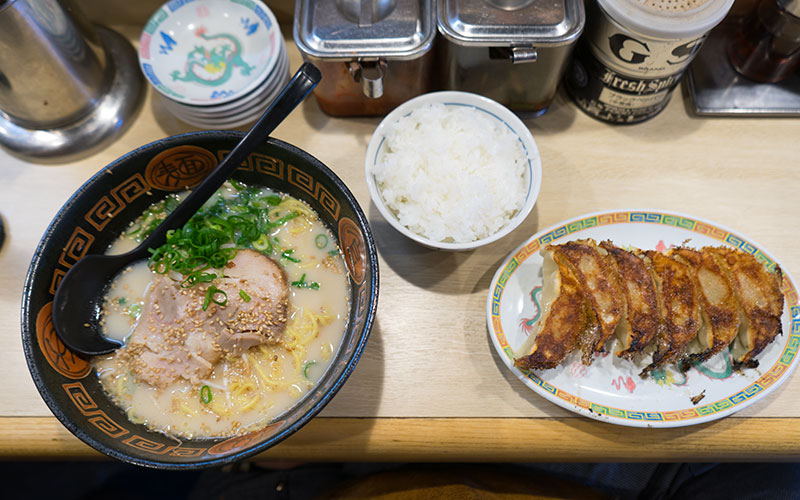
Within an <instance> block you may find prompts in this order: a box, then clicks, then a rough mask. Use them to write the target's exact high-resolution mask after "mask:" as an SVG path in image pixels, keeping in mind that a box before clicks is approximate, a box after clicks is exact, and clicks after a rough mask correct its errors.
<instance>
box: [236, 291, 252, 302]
mask: <svg viewBox="0 0 800 500" xmlns="http://www.w3.org/2000/svg"><path fill="white" fill-rule="evenodd" d="M239 297H241V298H242V300H243V301H245V302H250V296H249V295H247V292H245V291H244V290H239Z"/></svg>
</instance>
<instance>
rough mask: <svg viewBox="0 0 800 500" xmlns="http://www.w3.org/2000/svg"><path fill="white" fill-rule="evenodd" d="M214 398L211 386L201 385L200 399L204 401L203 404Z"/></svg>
mask: <svg viewBox="0 0 800 500" xmlns="http://www.w3.org/2000/svg"><path fill="white" fill-rule="evenodd" d="M212 399H213V397H212V396H211V387H209V386H207V385H204V386H203V387H201V388H200V401H202V402H203V404H206V405H207V404H208V403H210V402H211V400H212Z"/></svg>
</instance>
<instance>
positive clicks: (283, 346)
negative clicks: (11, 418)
mask: <svg viewBox="0 0 800 500" xmlns="http://www.w3.org/2000/svg"><path fill="white" fill-rule="evenodd" d="M221 192H222V195H223V196H232V195H233V193H235V191H234V190H233V189H232V188H231V187H230V186H229V185H226V187H225V188H223V190H222V191H221ZM262 193H264V194H265V195H266V194H274V193H272V192H271V191H268V190H264V191H262ZM282 197H283V199H284V201H286V200H292V201H293V202H294V203H296V202H297V201H296V200H293V199H291V198H289V197H287V196H285V195H283V196H282ZM281 206H282V205H279V206H278V207H277V208H281ZM303 206H304V207H305V208H306V209H307V211H309V212H311V213H312V214H313V211H311V209H310V207H308V205H305V204H303ZM311 219H313V220H311ZM320 235H322V236H320ZM269 236H270V239H271V240H273V241H275V238H277V241H278V242H279V244H278V245H276V246H278V248H279V249H280V248H283V249H286V248H292V249H294V252H293V253H292V254H291V255H292V256H293V257H294V258H296V259H297V260H300V262H293V261H291V260H287V259H285V258H280V252H279V251H277V250H276V252H277V253H273V254H272V255H271V258H273V260H275V261H276V262H278V263H279V265H280V266H281V267H282V268H283V269H284V271H285V273H286V277H287V282H289V283H291V282H297V281H300V280H301V277H302V276H303V274H305V281H306V282H308V283H312V282H316V283H318V284H319V288H318V289H316V290H314V289H310V288H298V287H297V286H289V308H288V312H289V314H288V322H287V326H286V330H285V331H284V335H283V338H282V340H281V341H279V342H278V344H265V345H263V346H255V347H251V348H250V349H249V350H248V351H247V352H245V353H244V354H243V355H242V356H236V357H227V358H223V359H222V360H221V361H220V362H219V363H218V364H217V365H215V367H214V370H213V372H212V373H211V375H210V376H209V377H208V378H207V379H205V380H203V381H202V382H201V383H200V384H192V383H190V382H189V381H188V380H186V379H184V378H179V379H178V380H177V381H175V382H172V383H171V384H170V385H168V386H167V387H166V388H162V389H158V388H156V387H153V386H150V385H148V384H146V383H144V382H142V381H139V380H137V378H136V376H135V375H134V374H133V373H131V372H130V371H129V370H128V368H127V365H126V364H125V362H124V361H122V359H124V356H120V355H121V354H122V353H123V352H124V350H125V348H124V347H123V348H122V349H120V350H118V351H117V352H115V353H113V354H111V355H107V356H98V357H95V358H94V359H93V364H94V367H95V368H96V371H97V373H98V375H99V377H100V381H101V383H102V385H103V387H104V389H105V390H106V391H107V392H108V393H109V394H110V395H111V397H112V399H113V400H114V401H115V402H116V404H117V405H119V406H120V407H121V408H123V409H124V410H125V411H126V412H127V414H128V417H129V418H130V420H131V421H133V422H136V423H144V424H145V425H147V426H148V427H150V428H152V429H154V430H158V431H161V432H164V433H166V434H169V435H173V436H178V437H185V438H211V437H220V436H229V435H235V434H241V433H244V432H249V431H252V430H256V429H258V428H260V427H263V426H265V425H267V424H268V423H270V422H271V421H272V420H274V419H275V418H276V417H277V416H279V415H280V414H281V413H283V412H285V411H286V410H287V409H289V408H290V407H291V406H293V405H294V404H295V403H296V402H297V401H298V400H299V399H300V398H302V396H303V395H305V394H306V393H308V391H309V390H310V389H311V388H312V387H313V386H314V385H315V384H316V382H318V380H319V379H320V378H321V376H322V375H323V374H324V372H325V370H326V369H327V367H328V366H329V364H330V363H331V361H332V360H333V358H334V355H335V353H336V351H337V349H338V347H339V345H340V344H341V341H342V336H343V333H344V330H345V327H346V323H347V317H348V310H349V309H348V308H349V306H348V297H349V283H348V280H347V273H346V270H345V266H344V262H343V260H342V257H341V253H340V251H339V249H338V247H337V245H336V240H335V238H334V237H333V235H332V234H331V232H330V231H329V230H328V229H327V228H326V227H325V226H324V225H323V224H322V222H321V221H320V220H319V219H318V218H317V217H316V214H313V215H312V216H311V217H305V216H303V215H301V216H299V217H297V218H295V219H292V220H289V221H288V222H287V223H286V224H284V225H283V226H279V227H278V228H276V229H274V230H273V232H272V233H270V235H269ZM323 243H324V245H323ZM137 244H138V243H137V241H136V240H135V239H133V238H131V237H125V236H123V237H122V238H120V239H119V240H118V241H117V242H115V243H114V244H113V245H112V246H111V248H110V249H109V252H108V253H121V252H125V251H127V250H130V249H131V248H133V247H135V246H136V245H137ZM320 247H322V248H320ZM153 276H154V274H153V271H151V270H150V268H149V267H148V264H147V262H146V261H143V262H139V263H136V264H133V265H132V266H130V267H129V268H128V269H126V270H125V271H124V272H122V273H121V274H120V275H119V276H117V278H116V279H115V280H114V282H113V283H112V284H111V286H110V289H109V292H108V294H107V296H106V301H105V305H104V309H103V317H102V318H103V319H102V323H103V325H104V329H105V334H106V335H107V336H109V337H111V338H116V339H120V340H124V339H127V338H128V336H129V335H130V333H131V332H132V331H133V330H134V327H135V326H136V321H137V320H136V319H135V316H136V313H137V312H140V311H141V307H142V306H143V304H144V301H145V294H146V290H147V287H148V285H149V283H150V280H151V278H152V277H153ZM314 325H318V328H317V327H314ZM317 329H318V331H317ZM204 386H207V387H204ZM201 391H206V393H205V395H206V396H208V395H210V396H211V398H210V399H211V400H210V401H203V395H201ZM206 399H208V398H206Z"/></svg>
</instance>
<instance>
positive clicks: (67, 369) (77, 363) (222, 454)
mask: <svg viewBox="0 0 800 500" xmlns="http://www.w3.org/2000/svg"><path fill="white" fill-rule="evenodd" d="M242 135H243V134H241V133H238V132H196V133H189V134H184V135H179V136H175V137H169V138H166V139H163V140H159V141H156V142H153V143H151V144H148V145H146V146H142V147H140V148H139V149H136V150H135V151H132V152H130V153H128V154H127V155H125V156H123V157H121V158H119V159H118V160H116V161H115V162H113V163H111V164H110V165H108V166H107V167H105V168H104V169H102V170H101V171H100V172H98V173H97V174H96V175H95V176H94V177H92V178H91V179H89V181H88V182H86V184H84V185H83V186H82V187H81V188H80V189H79V190H78V191H77V192H76V193H75V194H74V195H73V196H72V198H70V200H69V201H68V202H67V203H66V204H65V205H64V207H63V208H62V209H61V210H60V211H59V213H58V215H56V217H55V219H53V222H52V223H51V224H50V227H48V229H47V231H46V232H45V234H44V237H43V238H42V240H41V242H40V243H39V246H38V248H37V249H36V252H35V253H34V256H33V260H32V262H31V266H30V269H29V270H28V275H27V278H26V280H25V289H24V291H23V300H22V314H21V316H22V344H23V347H24V350H25V356H26V358H27V361H28V367H29V369H30V371H31V375H32V376H33V380H34V382H35V384H36V387H37V388H38V389H39V392H40V393H41V395H42V398H43V399H44V401H45V402H46V403H47V405H48V406H49V407H50V410H51V411H52V412H53V414H54V415H55V416H56V417H57V418H58V419H59V420H60V421H61V423H63V424H64V425H65V426H66V427H67V428H68V429H69V430H70V431H71V432H72V433H73V434H75V435H76V436H77V437H78V438H80V439H81V440H83V441H84V442H85V443H87V444H89V445H90V446H92V447H93V448H95V449H97V450H99V451H101V452H102V453H105V454H106V455H109V456H111V457H114V458H117V459H119V460H122V461H125V462H130V463H134V464H138V465H143V466H148V467H157V468H163V469H190V468H199V467H210V466H217V465H221V464H225V463H229V462H233V461H236V460H240V459H242V458H245V457H248V456H251V455H254V454H256V453H258V452H261V451H263V450H266V449H267V448H269V447H271V446H273V445H275V444H276V443H278V442H280V441H281V440H283V439H285V438H286V437H288V436H289V435H291V434H292V433H294V432H295V431H297V430H298V429H299V428H300V427H302V426H303V425H304V424H305V423H306V422H308V421H309V420H310V419H311V418H312V417H314V415H316V414H317V413H318V412H319V411H320V410H321V409H322V408H323V407H324V406H325V405H326V404H327V403H328V402H329V401H330V400H331V398H333V396H334V395H335V394H336V392H337V391H338V390H339V389H340V388H341V386H342V384H344V382H345V380H346V379H347V377H348V376H349V375H350V373H351V372H352V371H353V369H354V368H355V365H356V363H357V362H358V359H359V357H360V356H361V352H362V350H363V349H364V345H365V344H366V342H367V337H368V336H369V332H370V330H371V328H372V324H373V319H374V317H375V310H376V307H377V301H378V259H377V252H376V249H375V244H374V242H373V239H372V234H371V232H370V228H369V225H368V224H367V219H366V217H365V216H364V213H363V212H362V210H361V208H360V207H359V205H358V202H357V201H356V199H355V198H354V197H353V195H352V194H351V193H350V191H349V190H348V189H347V187H346V186H345V185H344V183H343V182H342V181H341V180H340V179H339V178H338V177H337V176H336V175H335V174H334V173H333V172H332V171H331V170H330V169H328V168H327V167H326V166H325V165H323V164H322V163H321V162H320V161H318V160H317V159H316V158H314V157H312V156H311V155H309V154H308V153H306V152H304V151H302V150H300V149H298V148H296V147H294V146H292V145H290V144H287V143H285V142H281V141H279V140H275V139H269V140H268V141H266V142H264V143H263V144H262V145H261V147H259V148H258V150H257V151H255V152H254V153H253V154H251V155H250V157H249V158H248V159H247V161H246V162H243V163H242V165H241V167H239V169H238V170H237V171H236V173H235V174H234V175H233V178H234V179H236V180H239V181H241V182H244V183H250V184H259V185H263V186H267V187H270V188H272V189H274V190H276V191H281V192H284V193H287V194H289V195H291V196H294V197H296V198H299V199H301V200H304V201H306V202H307V203H309V204H310V205H311V207H312V208H314V210H315V211H316V212H317V214H318V215H319V216H320V218H321V219H322V220H323V222H325V224H326V225H327V226H328V227H329V228H330V229H331V231H332V232H333V234H334V235H336V236H337V237H338V240H339V246H340V248H341V249H342V252H343V255H344V258H345V263H346V266H347V270H348V271H349V277H350V285H351V290H350V292H351V295H350V316H349V320H348V325H347V330H346V332H345V334H344V338H343V340H342V344H341V346H340V347H339V350H338V352H337V353H336V357H335V359H334V361H333V362H332V363H331V365H330V367H329V368H328V371H327V373H325V375H324V376H323V377H322V379H321V380H320V381H319V383H318V384H317V386H316V387H315V388H312V389H311V391H310V392H309V393H308V394H307V395H306V396H305V397H304V398H303V399H301V400H300V401H299V402H298V403H297V404H296V405H295V406H294V407H292V408H291V409H290V410H288V411H287V412H286V413H284V414H283V415H281V416H279V417H278V418H277V419H276V420H275V421H274V422H272V423H270V424H269V425H268V426H267V427H265V428H263V429H261V430H258V431H254V432H251V433H249V434H245V435H241V436H236V437H231V438H218V439H197V440H188V441H178V440H176V439H174V438H169V437H167V436H165V435H163V434H161V433H159V432H154V431H151V430H149V429H147V428H146V427H145V426H143V425H137V424H134V423H131V422H130V421H129V420H128V418H127V417H126V415H125V412H123V411H122V410H121V409H120V408H118V407H117V406H115V405H114V403H113V402H112V401H111V400H110V399H109V398H108V397H107V396H106V394H105V393H104V392H103V389H102V387H101V386H100V382H99V379H98V377H97V375H96V373H95V372H94V370H93V369H92V367H91V364H90V363H89V361H88V359H87V358H85V357H82V356H81V355H78V354H76V353H74V352H72V351H70V350H69V349H67V348H66V347H65V346H64V344H63V343H62V342H61V341H60V340H59V338H58V337H57V336H56V333H55V330H54V328H53V323H52V319H51V309H52V303H53V295H54V293H55V291H56V288H57V287H58V284H59V282H60V281H61V278H62V277H63V276H64V274H65V273H66V272H67V270H68V269H69V268H70V266H72V265H73V264H74V263H75V262H77V261H78V260H79V259H80V258H81V257H83V256H84V255H87V254H90V253H103V252H104V251H105V250H106V249H107V248H108V246H109V245H110V244H111V243H112V242H113V241H114V240H115V239H117V237H118V236H120V234H121V233H122V232H123V231H124V230H125V228H126V227H127V225H128V224H129V223H130V222H131V221H132V220H134V219H136V218H137V217H138V216H139V215H140V214H142V212H144V210H145V209H146V208H147V207H149V206H150V205H151V204H152V203H153V202H155V201H158V200H161V199H163V198H165V197H166V196H167V195H169V194H170V193H173V192H175V191H179V190H184V189H186V188H187V187H191V186H193V185H196V184H197V183H198V182H200V180H202V179H203V178H204V177H205V175H206V174H207V173H208V172H209V171H210V170H211V169H212V168H213V167H214V166H215V165H216V164H217V162H218V161H219V160H220V159H221V158H223V157H224V156H225V155H226V154H227V153H228V152H229V151H230V150H231V149H232V148H233V146H234V145H235V144H236V143H237V142H238V141H239V140H240V139H241V137H242Z"/></svg>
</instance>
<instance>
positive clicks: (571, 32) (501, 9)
mask: <svg viewBox="0 0 800 500" xmlns="http://www.w3.org/2000/svg"><path fill="white" fill-rule="evenodd" d="M584 18H585V16H584V8H583V2H582V1H581V0H552V1H548V2H537V1H534V0H439V5H438V12H437V25H438V29H439V32H440V33H441V34H442V35H443V38H444V40H443V42H442V43H441V45H440V47H439V49H438V50H439V51H440V53H441V54H440V55H441V61H440V63H439V65H438V67H439V81H440V83H441V86H442V87H443V88H445V89H448V90H463V91H467V92H474V93H477V94H481V95H484V96H486V97H489V98H491V99H494V100H495V101H498V102H500V103H502V104H504V105H505V106H507V107H509V108H511V109H513V110H515V111H519V112H524V113H526V114H527V115H529V116H530V115H539V114H542V113H544V112H545V111H547V108H548V106H549V105H550V103H551V101H552V100H553V97H554V96H555V93H556V90H557V88H558V84H559V82H560V80H561V77H562V75H563V74H564V71H565V69H566V67H567V63H568V58H569V56H570V54H571V52H572V49H573V48H574V47H575V44H576V42H577V40H578V37H579V36H580V35H581V32H582V31H583V26H584Z"/></svg>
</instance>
